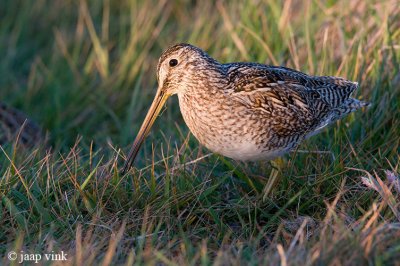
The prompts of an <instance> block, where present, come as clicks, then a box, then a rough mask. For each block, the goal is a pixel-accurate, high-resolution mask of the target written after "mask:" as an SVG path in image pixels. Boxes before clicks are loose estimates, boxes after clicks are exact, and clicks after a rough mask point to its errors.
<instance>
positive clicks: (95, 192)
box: [0, 0, 400, 265]
mask: <svg viewBox="0 0 400 266" xmlns="http://www.w3.org/2000/svg"><path fill="white" fill-rule="evenodd" d="M178 42H189V43H192V44H194V45H196V46H199V47H201V48H203V49H204V50H206V51H208V52H209V54H210V55H212V56H213V57H215V58H217V59H218V60H219V61H222V62H231V61H257V62H261V63H266V64H276V65H285V66H287V67H292V68H295V69H298V70H301V71H304V72H308V73H310V74H315V75H337V76H343V77H346V78H348V79H351V80H354V81H358V82H359V83H360V89H359V91H358V92H357V95H356V96H357V97H358V98H360V99H363V100H367V101H371V102H372V107H371V108H369V109H366V110H363V111H359V112H356V113H354V114H352V115H351V116H349V117H348V118H346V119H344V120H342V121H340V122H338V123H337V124H336V125H334V126H332V127H330V128H329V129H327V130H325V131H324V132H322V133H321V134H319V135H317V136H315V137H313V138H312V139H310V140H309V141H307V142H305V143H304V144H302V145H301V146H300V148H299V150H298V151H297V152H295V153H292V154H289V155H287V156H286V157H285V158H286V162H285V166H284V167H282V169H281V170H280V171H279V172H276V171H275V170H273V169H272V167H271V166H270V165H269V164H268V163H266V162H260V163H240V162H236V161H232V160H229V159H226V158H222V157H220V156H218V155H213V154H209V151H207V150H206V149H204V148H202V147H201V146H199V144H198V142H197V141H196V140H195V139H194V138H193V136H191V135H190V133H189V131H188V129H187V127H186V126H185V125H184V122H183V120H182V118H181V116H180V114H179V108H178V103H177V101H176V99H171V100H169V102H168V105H167V108H166V109H165V111H164V112H163V115H162V117H161V118H160V119H159V121H158V122H156V125H155V127H154V128H153V131H152V134H151V135H150V136H149V138H148V139H147V141H146V144H145V147H144V148H143V149H142V151H141V152H140V154H139V158H138V159H139V160H138V162H137V169H135V170H133V171H132V172H131V173H129V174H128V175H126V176H120V175H119V171H118V169H119V168H120V167H121V163H122V160H123V157H124V151H127V148H128V144H129V143H130V142H131V141H132V138H133V136H134V134H135V133H136V132H137V130H138V127H139V126H140V123H141V122H142V119H143V118H144V115H145V111H146V110H147V108H148V106H149V104H150V101H151V100H152V97H153V95H154V93H155V88H156V77H155V67H156V64H157V60H158V57H159V56H160V54H161V52H162V51H163V50H164V49H166V48H167V47H168V46H169V45H172V44H174V43H178ZM0 51H1V53H0V54H1V55H2V56H1V57H0V73H1V78H0V87H1V90H0V97H1V101H4V102H7V103H8V104H9V105H13V106H14V107H17V108H19V109H21V110H23V111H24V112H26V113H28V114H29V116H30V117H32V118H33V119H34V120H36V121H37V122H38V123H40V124H41V125H42V126H43V128H45V129H46V130H48V132H49V134H50V140H49V142H50V143H49V145H50V146H51V149H50V150H48V149H46V148H44V147H34V148H32V149H26V148H24V147H22V146H20V145H18V144H15V143H10V144H9V145H6V146H3V147H1V150H0V174H1V177H0V197H1V203H0V228H1V230H0V254H4V257H3V258H2V260H0V261H1V263H4V264H8V263H11V262H10V261H9V260H8V259H7V253H8V252H10V251H16V252H17V253H18V252H20V250H23V251H24V252H25V253H41V254H44V253H46V252H51V251H54V252H60V251H64V252H66V253H67V254H68V256H67V257H68V261H67V262H64V263H67V264H76V265H87V264H98V263H103V265H111V264H112V265H114V264H127V265H131V264H133V263H135V264H168V265H175V264H204V265H208V264H212V263H215V264H223V265H228V264H241V263H249V264H258V263H260V264H271V265H277V264H281V265H297V264H307V265H312V264H321V265H326V264H329V265H339V264H344V265H353V264H354V265H355V264H367V263H369V264H378V265H387V264H396V263H398V261H399V259H400V256H399V254H400V240H399V239H400V220H399V219H400V215H399V212H400V208H399V204H400V191H398V190H396V188H398V184H399V183H398V182H400V181H399V178H398V172H399V161H400V148H399V143H400V137H399V136H400V112H399V109H400V74H399V73H400V72H399V68H400V66H399V62H400V61H399V60H400V6H399V5H398V1H396V0H393V1H391V0H386V1H372V0H367V1H344V0H343V1H321V0H313V1H312V0H309V1H296V0H287V1H273V0H265V1H251V0H248V1H241V2H240V3H239V2H234V1H216V2H213V1H198V2H192V1H184V0H177V1H166V0H164V1H139V0H129V1H128V0H122V1H110V0H103V1H85V0H81V1H72V0H53V1H50V0H38V1H22V0H21V1H11V0H2V1H1V2H0ZM387 177H389V178H387ZM396 180H397V181H396ZM396 182H397V183H396ZM41 263H43V264H50V262H46V261H42V262H41Z"/></svg>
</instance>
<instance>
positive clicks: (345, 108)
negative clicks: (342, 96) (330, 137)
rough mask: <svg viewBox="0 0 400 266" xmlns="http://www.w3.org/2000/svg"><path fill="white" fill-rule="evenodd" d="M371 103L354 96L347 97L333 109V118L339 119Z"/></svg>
mask: <svg viewBox="0 0 400 266" xmlns="http://www.w3.org/2000/svg"><path fill="white" fill-rule="evenodd" d="M370 105H371V104H370V103H369V102H363V101H360V100H357V99H354V98H349V99H347V100H346V101H344V102H343V104H341V105H340V106H339V107H337V108H335V109H334V110H333V114H334V119H333V120H337V119H340V118H342V117H344V116H346V115H348V114H350V113H352V112H354V111H356V110H358V109H360V108H362V107H368V106H370Z"/></svg>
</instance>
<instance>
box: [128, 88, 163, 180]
mask: <svg viewBox="0 0 400 266" xmlns="http://www.w3.org/2000/svg"><path fill="white" fill-rule="evenodd" d="M168 97H169V95H167V94H166V93H165V92H164V91H163V88H162V87H161V88H158V90H157V94H156V96H155V97H154V100H153V103H152V104H151V106H150V109H149V111H148V112H147V115H146V117H145V119H144V121H143V123H142V126H141V127H140V130H139V133H138V134H137V136H136V139H135V141H134V142H133V145H132V148H131V150H130V151H129V155H128V158H127V160H126V161H125V165H124V168H123V169H122V172H121V173H122V174H125V173H126V172H127V171H128V170H129V169H130V168H131V166H132V164H133V162H134V161H135V158H136V156H137V154H138V152H139V149H140V147H141V146H142V144H143V141H144V139H145V138H146V137H147V135H148V134H149V132H150V129H151V127H152V125H153V124H154V121H155V120H156V119H157V116H158V114H159V113H160V111H161V109H162V107H163V106H164V104H165V102H166V100H167V99H168Z"/></svg>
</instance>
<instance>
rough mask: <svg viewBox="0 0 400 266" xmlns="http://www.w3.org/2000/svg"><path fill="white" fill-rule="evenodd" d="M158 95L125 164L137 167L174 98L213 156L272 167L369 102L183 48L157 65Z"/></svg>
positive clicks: (277, 71) (300, 76)
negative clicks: (155, 126)
mask: <svg viewBox="0 0 400 266" xmlns="http://www.w3.org/2000/svg"><path fill="white" fill-rule="evenodd" d="M157 82H158V89H157V92H156V95H155V98H154V100H153V102H152V104H151V106H150V109H149V111H148V113H147V115H146V117H145V119H144V121H143V123H142V125H141V127H140V130H139V132H138V134H137V136H136V138H135V140H134V142H133V145H132V147H131V149H130V152H129V154H128V156H127V158H126V161H125V164H124V167H123V169H122V173H123V174H124V173H126V172H127V171H129V170H130V169H131V167H132V164H133V163H134V160H135V158H136V157H137V154H138V151H139V149H140V147H141V145H142V143H143V142H144V140H145V138H146V136H147V135H148V134H149V132H150V129H151V127H152V125H153V123H154V121H155V120H156V118H157V116H158V115H159V113H160V111H161V110H162V108H163V106H164V105H165V103H166V100H167V99H168V98H169V97H170V96H171V95H175V94H176V95H177V96H178V100H179V107H180V111H181V114H182V117H183V119H184V121H185V123H186V125H187V126H188V127H189V129H190V131H191V133H192V134H193V135H194V136H195V138H196V139H197V140H198V141H199V142H200V143H201V144H202V145H204V146H205V147H206V148H208V149H209V150H211V151H212V152H214V153H217V154H220V155H223V156H225V157H229V158H232V159H234V160H239V161H260V160H265V161H268V160H272V159H274V158H276V157H279V156H282V155H284V154H285V153H287V152H289V151H291V150H293V149H294V148H295V147H297V146H298V145H299V144H300V143H301V142H302V141H304V140H305V139H307V138H309V137H311V136H313V135H315V134H317V133H318V132H320V131H321V130H322V129H323V128H325V127H326V126H328V125H329V124H332V123H333V122H335V121H337V120H339V119H341V118H343V117H344V116H346V115H348V114H349V113H351V112H354V111H356V110H357V109H360V108H362V107H364V106H368V105H369V103H368V102H365V101H361V100H357V99H355V98H353V97H351V96H352V94H353V93H354V92H355V91H356V89H357V88H358V83H357V82H353V81H349V80H346V79H344V78H342V77H333V76H312V75H308V74H305V73H303V72H300V71H297V70H294V69H291V68H287V67H283V66H271V65H265V64H261V63H253V62H235V63H220V62H218V61H217V60H215V59H214V58H212V57H211V56H209V55H208V54H207V53H206V52H205V51H203V50H202V49H200V48H198V47H196V46H194V45H191V44H187V43H179V44H176V45H173V46H171V47H169V48H168V49H167V50H165V51H164V52H163V53H162V55H161V57H160V59H159V61H158V65H157Z"/></svg>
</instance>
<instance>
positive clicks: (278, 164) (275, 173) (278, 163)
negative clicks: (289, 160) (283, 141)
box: [262, 157, 286, 201]
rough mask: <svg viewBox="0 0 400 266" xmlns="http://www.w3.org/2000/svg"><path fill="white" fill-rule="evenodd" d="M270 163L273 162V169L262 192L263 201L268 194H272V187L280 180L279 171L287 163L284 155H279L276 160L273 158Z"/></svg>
mask: <svg viewBox="0 0 400 266" xmlns="http://www.w3.org/2000/svg"><path fill="white" fill-rule="evenodd" d="M270 164H271V167H272V170H271V173H270V175H269V178H268V182H267V184H266V185H265V187H264V189H263V192H262V194H263V201H265V200H266V199H267V198H268V196H269V195H270V194H271V191H272V189H273V188H274V187H275V185H276V184H277V182H278V181H279V180H278V177H279V172H281V169H282V168H283V166H284V165H285V164H286V160H285V159H283V157H278V158H276V159H274V160H271V161H270Z"/></svg>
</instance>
